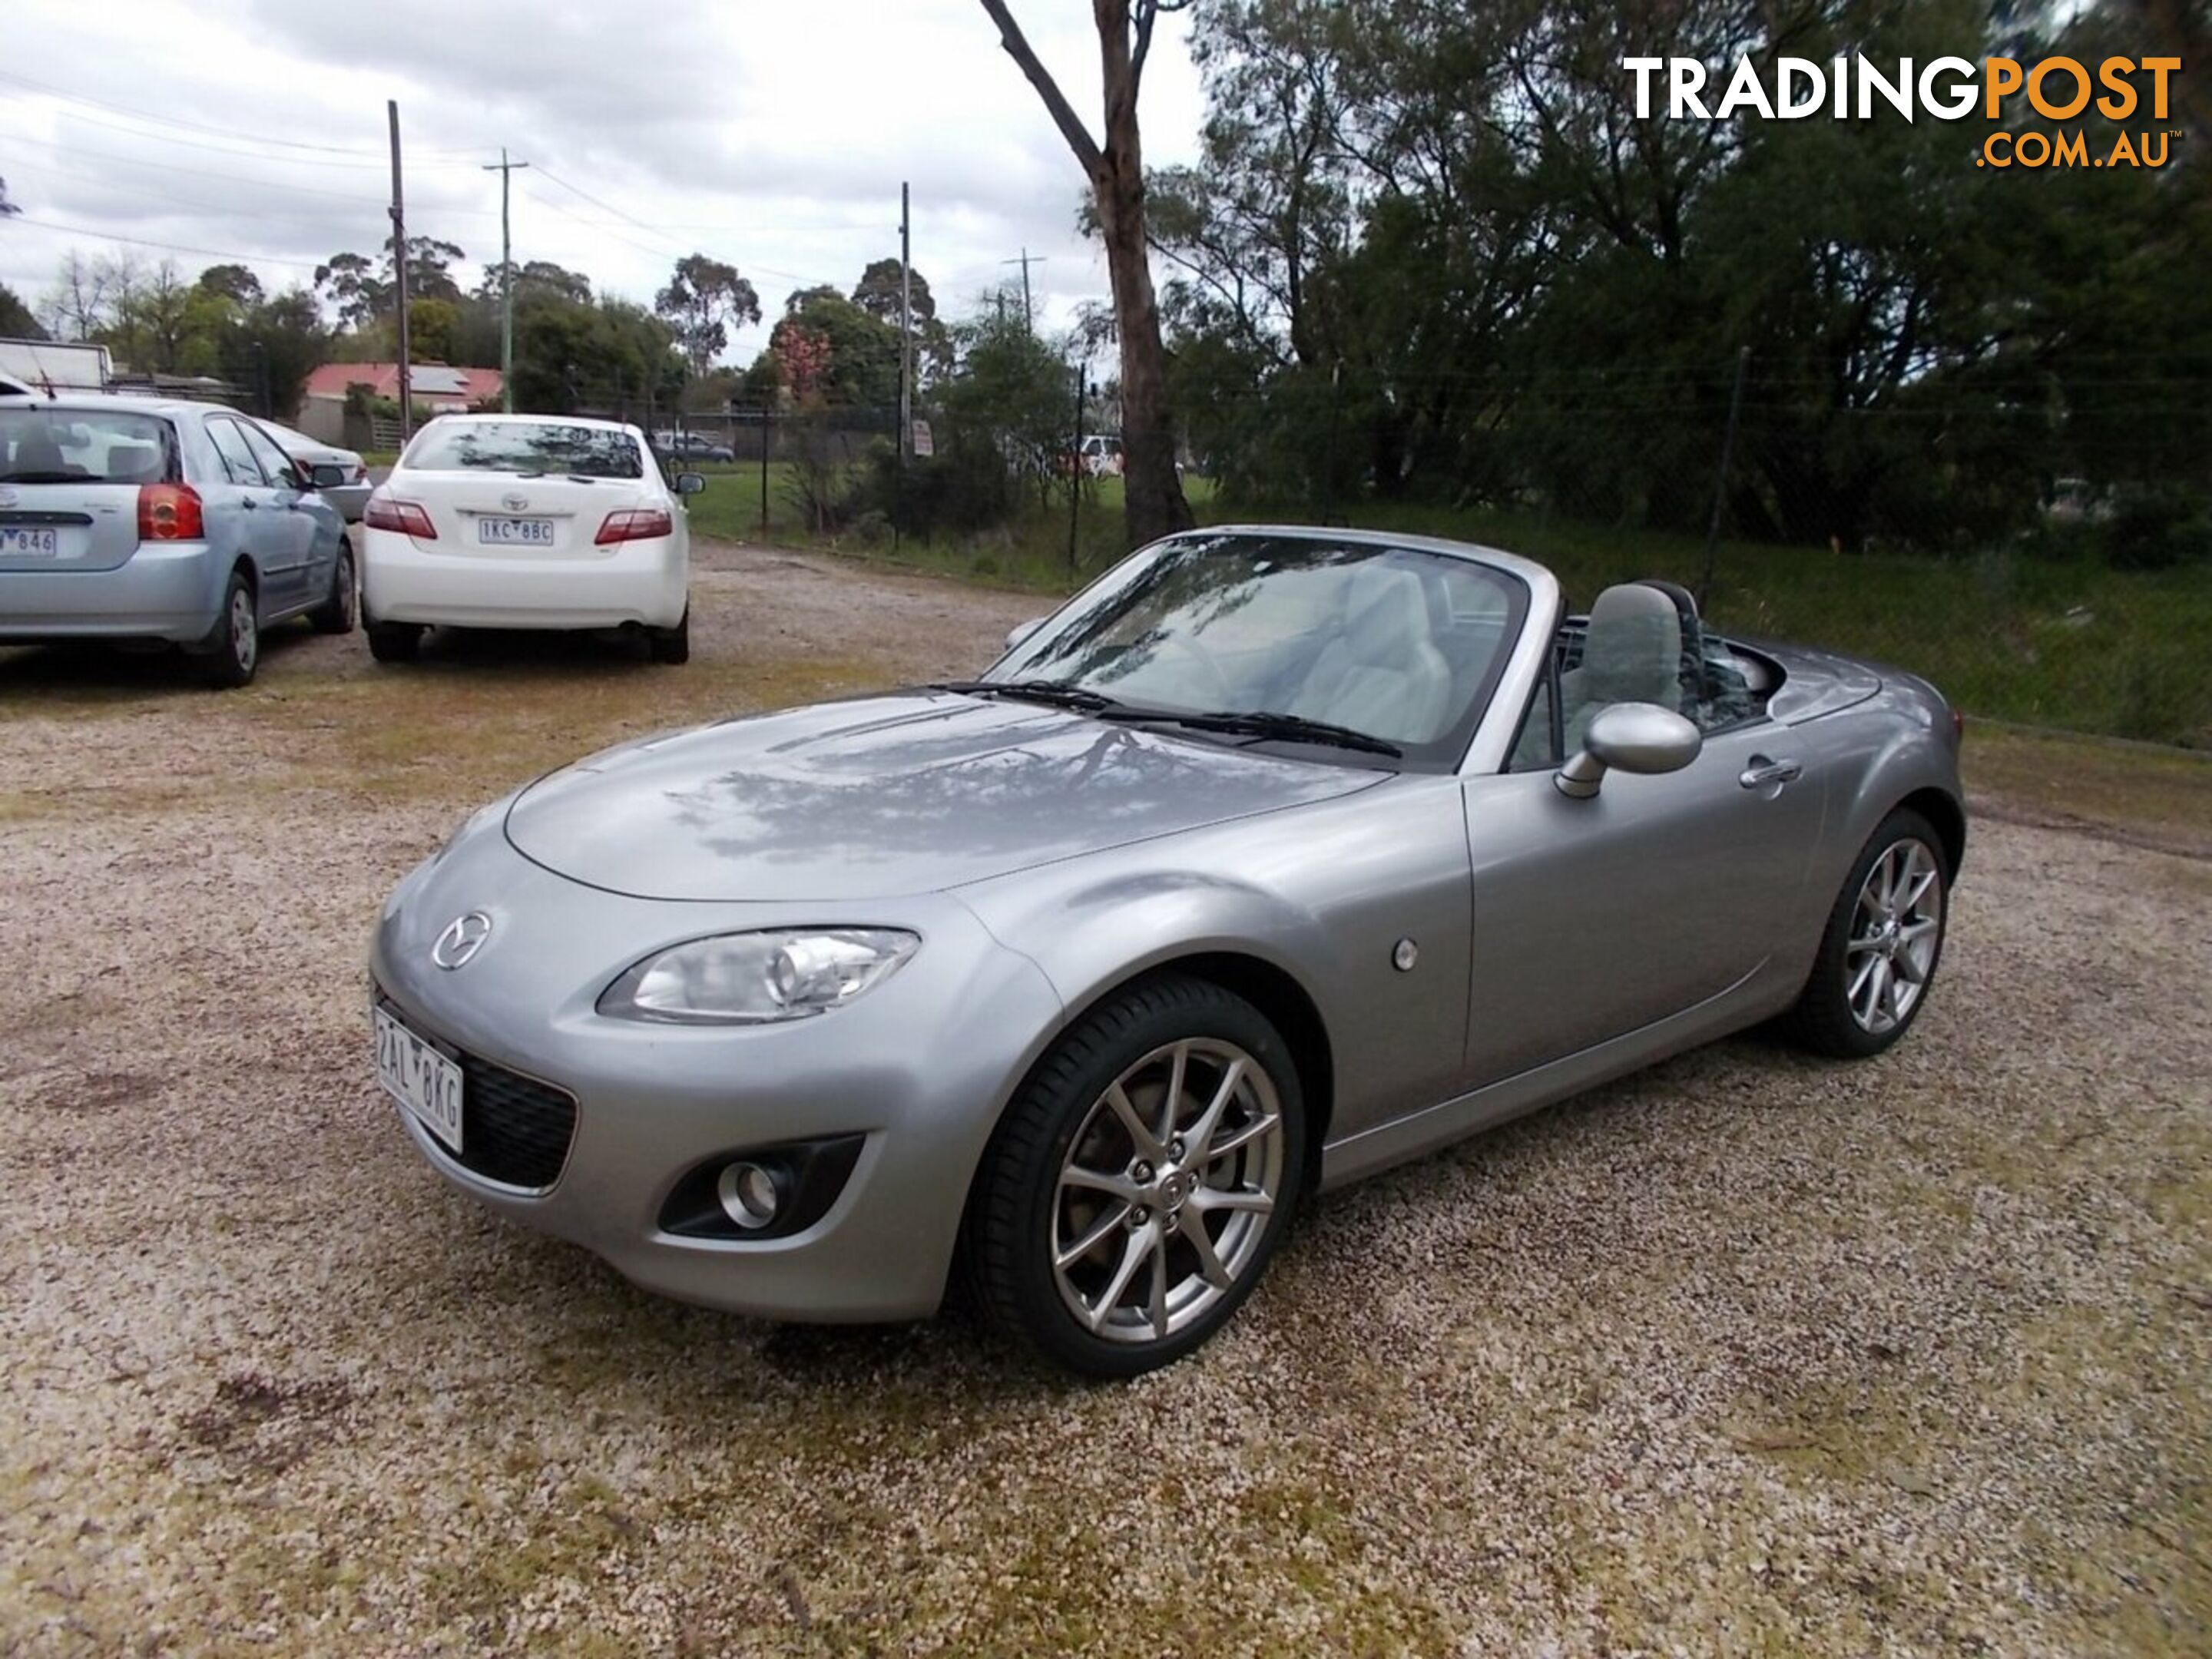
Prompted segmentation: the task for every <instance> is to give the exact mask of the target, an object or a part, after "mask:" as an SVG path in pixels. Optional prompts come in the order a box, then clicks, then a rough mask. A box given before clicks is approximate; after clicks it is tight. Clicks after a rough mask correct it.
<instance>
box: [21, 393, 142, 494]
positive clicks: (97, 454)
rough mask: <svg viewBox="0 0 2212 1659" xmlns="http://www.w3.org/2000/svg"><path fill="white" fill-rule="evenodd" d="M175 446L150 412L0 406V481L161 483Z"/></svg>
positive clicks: (23, 482)
mask: <svg viewBox="0 0 2212 1659" xmlns="http://www.w3.org/2000/svg"><path fill="white" fill-rule="evenodd" d="M174 454H175V443H174V441H173V435H172V434H171V433H170V430H169V423H168V422H167V421H164V420H162V419H161V417H160V416H155V415H134V414H131V413H129V412H128V411H120V410H106V409H102V410H73V409H52V408H47V407H45V406H34V407H33V408H29V409H0V483H19V484H34V483H119V484H144V483H163V482H165V481H171V480H172V479H173V471H174V467H173V456H174Z"/></svg>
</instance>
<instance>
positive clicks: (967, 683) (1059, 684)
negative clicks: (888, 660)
mask: <svg viewBox="0 0 2212 1659" xmlns="http://www.w3.org/2000/svg"><path fill="white" fill-rule="evenodd" d="M922 690H925V691H960V692H964V693H965V694H966V695H968V696H971V697H1013V698H1016V699H1018V700H1019V701H1021V702H1042V703H1048V704H1050V705H1051V706H1052V707H1053V708H1073V709H1078V710H1079V711H1080V712H1082V713H1084V714H1103V713H1105V712H1107V711H1108V710H1109V709H1111V710H1121V709H1126V708H1128V705H1127V703H1122V702H1116V701H1115V699H1113V698H1112V697H1109V696H1107V695H1106V694H1105V693H1104V692H1103V691H1086V690H1084V689H1083V688H1082V687H1081V686H1079V685H1070V684H1067V682H1066V681H1065V680H937V681H934V682H933V683H932V684H928V685H926V686H924V687H923V688H922ZM1130 712H1132V713H1134V712H1136V711H1134V710H1131V711H1130Z"/></svg>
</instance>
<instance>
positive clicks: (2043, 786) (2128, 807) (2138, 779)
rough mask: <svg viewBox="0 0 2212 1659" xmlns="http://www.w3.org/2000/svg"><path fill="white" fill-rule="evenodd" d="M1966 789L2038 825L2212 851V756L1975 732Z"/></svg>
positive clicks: (1970, 736) (1984, 729)
mask: <svg viewBox="0 0 2212 1659" xmlns="http://www.w3.org/2000/svg"><path fill="white" fill-rule="evenodd" d="M1961 764H1962V767H1963V769H1964V771H1965V773H1966V787H1967V789H1968V791H1969V792H1970V793H1972V794H1975V795H1977V796H1985V797H1990V798H1994V799H1996V800H1997V801H1999V802H2002V803H2003V804H2005V805H2011V806H2013V807H2015V808H2017V809H2022V810H2025V811H2027V812H2028V813H2030V814H2032V815H2033V816H2037V817H2051V818H2056V819H2059V820H2062V821H2065V822H2069V823H2080V824H2083V825H2087V826H2089V827H2092V828H2098V829H2125V830H2145V829H2148V830H2152V831H2155V832H2162V833H2163V834H2165V835H2166V836H2172V837H2175V838H2178V839H2179V840H2182V841H2191V842H2203V843H2207V844H2212V756H2204V755H2199V754H2196V753H2192V752H2189V751H2186V750H2174V749H2155V748H2149V747H2145V746H2142V745H2137V744H2114V743H2104V742H2100V741H2098V740H2096V739H2094V738H2081V737H2075V736H2069V735H2065V734H2061V733H2053V732H2022V731H2018V730H2012V729H2008V728H2005V727H2002V726H1979V727H1975V726H1969V727H1968V729H1967V732H1966V749H1965V750H1964V753H1963V756H1962V761H1961Z"/></svg>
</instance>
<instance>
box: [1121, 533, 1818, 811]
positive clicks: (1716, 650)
mask: <svg viewBox="0 0 2212 1659" xmlns="http://www.w3.org/2000/svg"><path fill="white" fill-rule="evenodd" d="M1513 624H1514V617H1513V612H1512V609H1511V606H1510V604H1509V602H1508V599H1507V597H1506V594H1505V592H1504V589H1503V588H1502V587H1501V586H1500V584H1499V582H1498V579H1497V578H1496V576H1495V575H1494V574H1492V573H1491V572H1489V571H1488V570H1486V568H1484V567H1481V566H1480V565H1474V564H1468V563H1463V562H1457V561H1453V560H1449V559H1442V558H1436V557H1431V556H1410V557H1409V556H1402V555H1400V556H1385V557H1367V558H1361V559H1358V560H1353V561H1346V562H1315V563H1314V564H1312V565H1310V566H1309V567H1307V568H1301V569H1298V570H1297V571H1296V573H1295V574H1291V573H1286V572H1282V571H1278V572H1276V573H1274V574H1272V575H1271V576H1270V578H1269V580H1267V581H1265V582H1262V583H1257V584H1255V585H1253V586H1251V587H1250V588H1249V590H1248V591H1246V592H1244V593H1243V594H1242V595H1241V596H1240V597H1238V598H1237V599H1234V600H1233V601H1229V602H1224V603H1221V604H1218V605H1215V606H1214V607H1212V609H1211V611H1209V612H1206V613H1202V614H1197V615H1194V614H1191V613H1189V612H1175V611H1170V613H1168V614H1166V615H1161V614H1158V613H1154V614H1152V615H1149V616H1147V615H1141V614H1140V615H1132V616H1129V617H1124V618H1121V622H1120V625H1119V626H1117V627H1116V628H1115V629H1113V630H1112V633H1111V635H1109V637H1108V638H1106V639H1104V640H1101V641H1098V642H1097V643H1098V645H1099V646H1100V647H1103V650H1102V651H1101V653H1100V654H1101V655H1102V656H1103V657H1104V658H1105V659H1107V662H1106V665H1103V667H1102V669H1101V670H1100V671H1099V672H1098V673H1097V678H1096V682H1095V683H1097V684H1099V685H1100V686H1101V689H1107V688H1109V687H1110V689H1111V690H1113V692H1114V693H1115V695H1117V696H1124V697H1127V698H1129V699H1131V700H1135V701H1149V702H1159V703H1163V704H1166V705H1168V706H1170V707H1176V708H1194V709H1204V710H1218V709H1275V710H1280V711H1282V712H1285V713H1287V714H1296V715H1299V716H1301V717H1303V718H1304V719H1307V720H1321V721H1326V722H1328V723H1329V724H1331V725H1336V726H1349V727H1351V728H1352V730H1354V731H1357V732H1366V733H1369V734H1371V735H1373V736H1375V737H1379V738H1387V739H1389V740H1390V741H1392V742H1394V743H1399V744H1432V743H1436V742H1437V741H1439V740H1440V739H1442V738H1445V737H1446V736H1447V735H1449V733H1450V732H1452V731H1453V729H1454V728H1455V726H1460V725H1461V723H1462V720H1464V718H1465V717H1466V714H1467V713H1468V710H1469V709H1470V708H1471V707H1472V705H1473V704H1474V700H1475V699H1476V698H1477V697H1478V696H1480V695H1482V693H1483V689H1484V686H1485V684H1486V681H1487V680H1488V679H1489V678H1490V676H1491V675H1492V671H1493V670H1494V669H1495V667H1496V665H1497V664H1498V659H1499V657H1500V655H1501V653H1504V651H1505V650H1506V649H1507V648H1508V647H1510V643H1511V641H1510V640H1509V638H1508V637H1507V635H1508V630H1509V629H1510V628H1511V627H1512V626H1513ZM1117 636H1118V637H1117ZM1780 682H1781V670H1780V668H1779V667H1778V666H1777V665H1775V664H1773V663H1772V662H1771V661H1770V660H1768V659H1765V657H1762V656H1759V654H1758V653H1754V652H1752V651H1749V650H1748V649H1747V648H1746V647H1740V646H1737V645H1735V644H1734V643H1733V642H1731V641H1727V640H1724V639H1722V638H1720V637H1719V636H1717V635H1711V634H1708V633H1707V632H1706V631H1705V628H1704V626H1703V625H1702V623H1701V622H1700V621H1699V616H1698V607H1697V603H1696V601H1695V600H1694V599H1692V597H1691V595H1690V594H1689V592H1687V591H1686V590H1685V589H1683V588H1681V587H1680V586H1675V585H1674V583H1671V582H1665V581H1656V580H1651V581H1636V582H1625V583H1622V584H1620V585H1619V586H1613V587H1608V588H1607V589H1606V590H1604V592H1601V593H1600V594H1599V595H1598V597H1597V599H1596V602H1595V604H1594V605H1592V606H1591V608H1590V611H1589V615H1588V616H1575V617H1569V618H1567V620H1566V621H1565V623H1564V624H1563V625H1562V626H1561V627H1560V629H1559V633H1558V635H1557V638H1556V640H1555V641H1554V647H1553V661H1552V663H1551V665H1550V666H1549V670H1548V671H1547V676H1546V679H1545V682H1544V684H1543V685H1542V686H1541V689H1540V690H1539V691H1538V693H1537V695H1536V697H1535V699H1534V703H1533V705H1532V707H1531V708H1530V710H1529V714H1528V720H1527V721H1526V722H1525V724H1524V725H1523V727H1522V732H1521V735H1520V738H1519V740H1518V741H1517V743H1516V746H1515V749H1514V752H1513V757H1512V766H1513V769H1516V770H1521V769H1533V768H1535V767H1539V766H1553V765H1557V764H1559V762H1560V761H1561V760H1562V759H1564V758H1565V757H1566V756H1568V755H1571V754H1572V753H1573V752H1574V751H1575V750H1576V749H1577V748H1578V747H1579V746H1580V744H1581V739H1582V737H1583V732H1585V731H1586V730H1587V729H1588V726H1589V721H1590V720H1591V718H1592V717H1593V716H1595V714H1596V713H1597V712H1598V711H1599V710H1600V709H1601V708H1604V707H1606V706H1607V704H1609V703H1615V702H1651V703H1656V704H1658V705H1660V706H1661V707H1662V708H1670V709H1673V710H1674V711H1675V712H1677V713H1679V714H1684V715H1686V716H1688V717H1689V718H1690V719H1692V720H1695V721H1696V722H1697V724H1698V725H1699V726H1700V727H1701V728H1702V729H1704V730H1705V731H1708V732H1712V731H1718V730H1721V729H1723V728H1724V727H1726V726H1732V725H1735V724H1738V723H1740V722H1741V721H1743V720H1749V719H1753V718H1755V717H1756V716H1757V715H1759V714H1760V713H1761V712H1763V710H1764V709H1765V704H1766V701H1767V699H1768V698H1769V697H1770V696H1771V695H1772V694H1773V691H1774V690H1775V689H1776V688H1777V687H1778V685H1779V684H1780Z"/></svg>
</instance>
